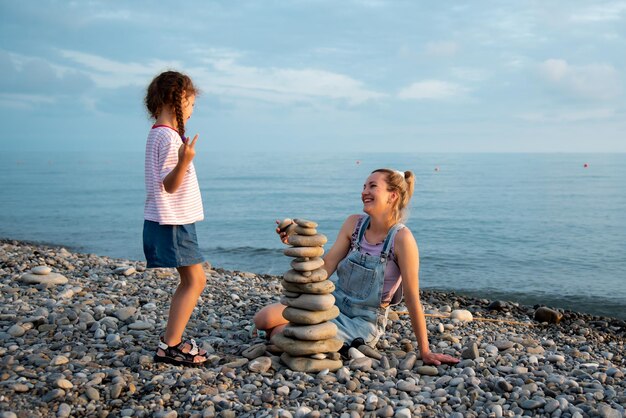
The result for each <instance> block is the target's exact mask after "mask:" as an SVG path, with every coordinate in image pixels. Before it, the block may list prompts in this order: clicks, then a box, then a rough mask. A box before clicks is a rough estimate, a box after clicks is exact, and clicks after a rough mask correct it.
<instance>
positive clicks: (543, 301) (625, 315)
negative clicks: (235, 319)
mask: <svg viewBox="0 0 626 418" xmlns="http://www.w3.org/2000/svg"><path fill="white" fill-rule="evenodd" d="M12 241H15V242H20V243H23V244H27V245H32V246H45V247H50V248H65V249H67V250H69V251H70V252H75V253H80V254H94V255H99V256H102V255H101V254H98V253H93V252H85V248H83V247H81V246H75V245H64V244H58V243H55V242H47V241H36V240H28V239H26V240H22V239H13V238H7V237H2V236H0V243H2V242H12ZM276 251H277V252H281V250H280V249H276ZM205 256H206V255H205ZM102 257H108V258H111V259H118V258H119V257H116V256H112V255H105V256H102ZM209 258H210V257H209ZM119 259H120V260H125V261H127V262H129V263H142V262H143V259H138V260H137V259H131V258H127V257H124V258H119ZM208 261H209V263H211V260H208ZM144 264H145V263H144ZM214 267H216V268H218V269H220V270H223V271H248V272H250V273H253V274H256V275H259V276H275V274H273V273H261V272H255V271H253V270H238V269H236V268H232V267H225V266H214ZM421 284H422V286H420V290H421V291H426V290H427V291H433V292H441V293H451V294H454V295H458V296H465V297H469V298H474V299H489V300H501V301H506V302H507V303H512V304H517V305H524V306H535V307H536V306H550V307H552V309H558V310H559V311H561V312H575V313H579V314H583V315H590V316H593V317H597V318H604V319H618V320H622V321H626V310H624V312H622V316H619V312H618V313H617V314H615V315H614V314H613V313H612V311H614V310H618V309H619V308H620V306H621V305H619V304H618V303H617V302H613V301H612V302H611V303H610V304H609V305H608V306H609V308H608V309H606V308H607V305H606V304H604V305H602V306H603V308H605V309H604V310H605V311H607V310H608V311H609V312H598V310H600V311H602V310H603V309H602V308H598V307H597V306H595V305H591V304H590V303H589V302H588V301H587V300H580V301H578V302H579V304H582V305H583V306H584V307H586V308H588V309H580V310H576V309H572V308H571V307H570V306H567V305H571V306H573V305H576V303H575V302H569V303H565V304H564V303H562V302H563V299H558V298H557V299H555V298H554V297H551V296H547V295H537V294H531V293H513V292H510V291H509V292H500V291H496V290H493V291H489V290H474V289H465V290H464V289H461V290H458V289H453V288H445V287H438V286H432V287H425V286H423V283H421ZM594 300H595V299H594Z"/></svg>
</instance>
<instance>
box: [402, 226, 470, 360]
mask: <svg viewBox="0 0 626 418" xmlns="http://www.w3.org/2000/svg"><path fill="white" fill-rule="evenodd" d="M394 247H395V253H396V258H397V260H398V267H400V274H401V275H402V290H403V291H404V301H405V304H406V307H407V309H408V310H409V316H410V318H411V325H412V326H413V332H415V336H416V337H417V344H418V346H419V350H420V354H421V356H422V361H424V363H425V364H434V365H436V366H438V365H440V364H441V363H442V362H444V363H457V362H458V361H459V360H458V359H456V358H454V357H452V356H449V355H447V354H438V353H433V352H431V351H430V347H429V345H428V331H427V329H426V318H425V317H424V310H423V309H422V303H421V302H420V295H419V251H418V249H417V243H416V242H415V238H413V234H412V233H411V231H410V230H409V229H408V228H402V229H401V230H400V231H398V233H397V234H396V239H395V242H394Z"/></svg>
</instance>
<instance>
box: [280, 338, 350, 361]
mask: <svg viewBox="0 0 626 418" xmlns="http://www.w3.org/2000/svg"><path fill="white" fill-rule="evenodd" d="M271 341H272V344H275V345H276V346H277V347H279V348H280V349H281V350H283V351H284V352H285V353H288V354H290V355H292V356H308V355H311V354H317V353H329V352H333V351H335V352H336V351H337V350H339V349H340V348H341V346H342V345H343V341H341V340H339V339H337V338H329V339H327V340H319V341H301V340H295V339H293V338H289V337H285V336H284V335H283V334H275V335H274V336H272V340H271Z"/></svg>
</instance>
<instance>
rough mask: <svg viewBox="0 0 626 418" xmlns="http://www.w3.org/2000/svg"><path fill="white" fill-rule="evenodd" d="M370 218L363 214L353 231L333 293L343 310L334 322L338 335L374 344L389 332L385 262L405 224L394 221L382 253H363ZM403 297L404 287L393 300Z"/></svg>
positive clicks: (349, 339) (336, 302)
mask: <svg viewBox="0 0 626 418" xmlns="http://www.w3.org/2000/svg"><path fill="white" fill-rule="evenodd" d="M369 222H370V218H369V216H366V217H364V218H361V220H360V221H359V223H360V228H359V227H358V224H357V229H358V233H357V232H356V230H355V233H354V234H353V235H352V244H351V251H350V252H349V253H348V255H347V256H346V257H345V258H344V259H343V260H341V262H340V263H339V266H338V267H337V278H336V279H334V280H333V281H334V283H335V291H334V292H333V295H334V296H335V305H337V307H338V308H339V311H340V314H339V316H338V317H337V318H335V319H333V320H332V322H334V323H335V324H336V325H337V327H338V328H339V330H338V332H337V338H339V339H341V340H343V341H344V342H345V343H347V344H350V343H351V342H352V341H353V340H354V339H355V338H358V337H361V338H363V340H364V341H365V343H366V344H368V345H370V346H372V347H373V346H375V345H376V343H377V342H378V339H379V338H380V337H381V336H382V335H383V333H384V332H385V326H386V325H387V314H388V312H389V307H382V306H381V301H382V292H383V284H384V282H385V266H386V265H387V261H388V260H389V257H390V256H391V254H390V253H391V248H392V244H393V240H394V238H395V236H396V232H398V230H399V229H401V228H402V227H404V225H402V224H396V225H394V226H393V227H392V228H391V229H390V230H389V232H388V233H387V237H386V238H385V243H384V244H383V249H382V251H381V253H380V255H376V256H372V255H368V254H362V253H361V240H362V239H363V235H364V234H365V230H366V229H367V226H368V225H369ZM331 280H332V279H331ZM400 300H402V287H400V288H399V289H398V291H397V292H396V293H395V294H394V295H393V298H392V301H391V304H392V305H393V304H397V303H399V302H400Z"/></svg>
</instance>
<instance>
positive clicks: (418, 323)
mask: <svg viewBox="0 0 626 418" xmlns="http://www.w3.org/2000/svg"><path fill="white" fill-rule="evenodd" d="M413 184H414V176H413V173H412V172H410V171H405V172H401V171H396V170H390V169H386V168H382V169H378V170H374V171H373V172H372V173H371V174H370V175H369V177H368V178H367V180H365V184H364V185H363V191H362V192H361V201H362V202H363V212H365V215H350V216H349V217H348V218H347V219H346V220H345V222H344V223H343V226H342V227H341V230H340V231H339V235H338V236H337V240H336V241H335V243H334V244H333V246H332V248H331V249H330V251H328V253H327V254H326V255H325V256H324V265H323V266H322V268H324V269H325V270H326V272H327V273H328V277H330V276H331V275H332V274H333V273H335V272H336V273H337V279H336V280H335V284H336V289H335V291H334V292H333V295H334V296H335V304H336V305H337V307H338V308H339V312H340V314H339V317H337V318H335V319H333V320H332V322H334V323H335V324H336V325H337V329H338V333H337V338H340V339H342V340H343V341H344V344H345V345H344V349H343V350H342V351H343V352H347V349H348V348H349V347H350V346H352V347H358V346H360V345H361V344H368V345H370V346H375V345H376V342H377V341H378V339H379V338H380V337H381V336H382V335H383V333H384V331H385V325H386V323H387V314H388V312H389V307H390V306H393V305H395V304H397V303H399V302H400V301H401V300H402V296H403V295H404V300H405V303H406V306H407V308H408V311H409V315H410V317H411V325H412V326H413V331H414V332H415V335H416V336H417V343H418V345H419V350H420V354H421V358H422V360H423V361H424V363H426V364H435V365H439V364H441V363H457V362H458V361H459V360H458V359H456V358H454V357H452V356H449V355H447V354H441V353H434V352H432V351H430V346H429V344H428V335H427V329H426V320H425V318H424V311H423V310H422V304H421V302H420V296H419V275H418V272H419V253H418V249H417V244H416V243H415V238H413V234H412V233H411V231H410V230H409V228H407V227H406V226H404V224H402V221H403V220H404V219H405V218H406V213H405V212H406V209H407V207H408V205H409V201H410V199H411V196H412V195H413ZM284 231H285V229H283V230H279V229H277V230H276V232H278V233H279V234H280V236H281V239H282V241H283V242H285V243H286V241H287V236H286V233H285V232H284ZM284 309H285V306H284V305H281V304H273V305H269V306H266V307H264V308H263V309H261V310H260V311H259V312H257V314H256V315H255V317H254V325H255V327H256V329H259V330H264V331H269V332H270V333H271V335H275V334H277V333H279V332H282V329H283V328H284V326H285V324H286V323H287V320H286V319H285V318H284V317H283V315H282V313H283V310H284Z"/></svg>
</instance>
